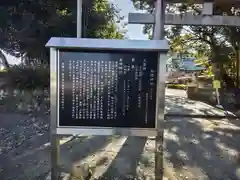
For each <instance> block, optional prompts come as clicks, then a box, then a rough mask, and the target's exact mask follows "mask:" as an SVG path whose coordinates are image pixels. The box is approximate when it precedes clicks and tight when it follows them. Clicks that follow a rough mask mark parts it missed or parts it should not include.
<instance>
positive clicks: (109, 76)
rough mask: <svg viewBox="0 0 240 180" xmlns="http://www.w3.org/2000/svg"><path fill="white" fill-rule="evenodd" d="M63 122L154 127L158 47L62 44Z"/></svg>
mask: <svg viewBox="0 0 240 180" xmlns="http://www.w3.org/2000/svg"><path fill="white" fill-rule="evenodd" d="M58 57H59V60H58V62H59V63H58V66H59V77H58V81H59V83H58V84H59V87H58V89H59V91H58V92H59V93H58V96H59V97H58V98H57V99H58V101H59V102H58V126H59V127H63V126H68V127H73V126H74V127H75V126H85V127H125V128H155V113H156V84H157V64H158V52H147V51H134V52H133V51H113V50H111V51H83V50H69V49H60V50H59V56H58Z"/></svg>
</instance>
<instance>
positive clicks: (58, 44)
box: [46, 38, 169, 137]
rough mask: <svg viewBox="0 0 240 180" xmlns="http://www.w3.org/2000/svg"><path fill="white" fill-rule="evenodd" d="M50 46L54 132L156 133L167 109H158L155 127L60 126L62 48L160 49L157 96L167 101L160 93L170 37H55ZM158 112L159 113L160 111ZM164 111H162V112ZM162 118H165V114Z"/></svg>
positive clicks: (143, 134) (54, 133) (163, 84)
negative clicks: (127, 38)
mask: <svg viewBox="0 0 240 180" xmlns="http://www.w3.org/2000/svg"><path fill="white" fill-rule="evenodd" d="M46 47H50V74H51V78H50V84H51V93H50V105H51V131H52V134H53V135H79V134H84V135H86V136H88V135H122V136H144V137H145V136H156V135H157V129H158V127H159V122H158V121H157V119H159V118H157V116H158V117H159V116H161V117H163V116H164V114H163V112H164V109H163V110H161V111H159V110H156V115H155V128H116V127H88V126H75V127H72V126H71V127H68V126H64V127H62V126H61V127H60V126H59V125H58V119H59V112H58V107H59V102H58V101H59V99H58V95H59V49H81V50H83V49H88V50H95V51H96V50H123V51H124V50H126V51H155V52H158V54H159V55H158V72H157V100H156V104H158V103H159V102H158V101H164V98H165V97H164V96H161V94H159V93H158V91H159V90H160V89H162V88H165V82H164V81H165V78H162V77H165V72H163V71H161V69H162V68H161V67H162V65H163V64H165V63H166V62H165V61H166V53H167V51H168V49H169V45H168V42H167V41H166V40H108V39H84V38H83V39H81V38H51V39H50V40H49V42H48V43H47V45H46ZM157 112H158V113H157ZM159 113H160V114H159ZM161 119H162V118H161Z"/></svg>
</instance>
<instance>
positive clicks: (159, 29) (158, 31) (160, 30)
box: [153, 0, 166, 180]
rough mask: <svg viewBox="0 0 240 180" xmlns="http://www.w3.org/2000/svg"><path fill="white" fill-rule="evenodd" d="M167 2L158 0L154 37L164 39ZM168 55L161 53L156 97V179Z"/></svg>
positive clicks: (159, 176)
mask: <svg viewBox="0 0 240 180" xmlns="http://www.w3.org/2000/svg"><path fill="white" fill-rule="evenodd" d="M164 22H165V3H164V0H157V1H156V4H155V24H154V29H153V39H155V40H162V39H164ZM165 68H166V55H165V54H159V58H158V79H157V99H156V101H157V102H156V127H157V136H156V139H155V179H156V180H162V179H163V169H164V168H163V135H164V133H163V129H164V128H163V121H164V106H165V72H166V69H165Z"/></svg>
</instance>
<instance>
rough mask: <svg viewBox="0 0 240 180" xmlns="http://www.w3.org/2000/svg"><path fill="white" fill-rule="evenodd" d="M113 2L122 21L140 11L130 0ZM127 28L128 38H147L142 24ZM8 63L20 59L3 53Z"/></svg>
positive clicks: (124, 21)
mask: <svg viewBox="0 0 240 180" xmlns="http://www.w3.org/2000/svg"><path fill="white" fill-rule="evenodd" d="M109 1H110V2H112V3H114V4H115V5H116V6H117V7H118V8H119V9H120V16H124V20H123V23H127V22H128V13H130V12H141V11H137V10H135V8H134V7H133V4H132V2H131V0H109ZM126 29H127V37H128V38H129V39H142V40H146V39H148V37H147V35H144V34H143V25H138V24H128V25H127V26H126ZM5 55H6V58H7V60H8V61H9V64H18V63H20V59H18V58H15V57H13V56H10V55H8V54H5Z"/></svg>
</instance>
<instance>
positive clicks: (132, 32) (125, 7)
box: [110, 0, 147, 39]
mask: <svg viewBox="0 0 240 180" xmlns="http://www.w3.org/2000/svg"><path fill="white" fill-rule="evenodd" d="M110 1H111V2H113V3H114V4H115V5H117V7H118V8H119V9H120V10H121V11H120V15H121V16H124V17H125V18H124V22H128V13H130V12H132V13H133V12H141V11H137V10H135V8H134V7H133V4H132V2H131V0H110ZM126 28H127V30H128V31H127V36H128V37H129V39H147V36H146V35H144V34H143V33H142V31H143V25H138V24H128V25H127V27H126Z"/></svg>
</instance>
